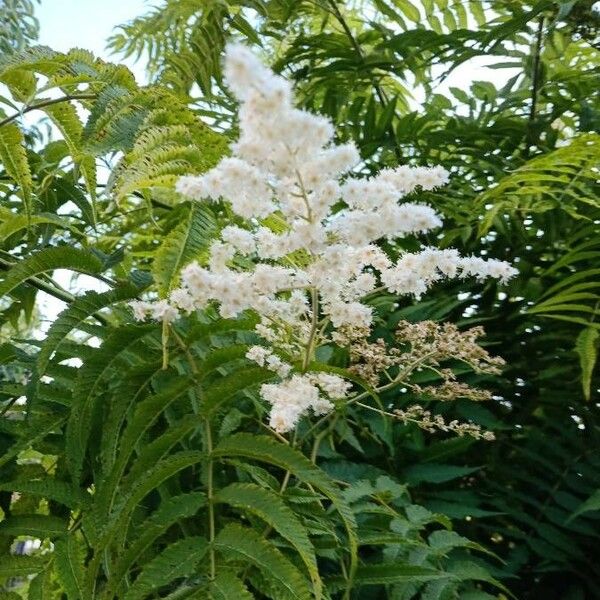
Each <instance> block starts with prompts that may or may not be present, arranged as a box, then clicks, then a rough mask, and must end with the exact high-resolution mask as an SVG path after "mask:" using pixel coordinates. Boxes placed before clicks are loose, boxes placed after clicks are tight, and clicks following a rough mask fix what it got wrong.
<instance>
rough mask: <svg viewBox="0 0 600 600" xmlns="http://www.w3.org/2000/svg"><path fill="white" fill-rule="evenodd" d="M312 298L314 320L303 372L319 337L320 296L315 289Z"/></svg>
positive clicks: (312, 290) (303, 362)
mask: <svg viewBox="0 0 600 600" xmlns="http://www.w3.org/2000/svg"><path fill="white" fill-rule="evenodd" d="M310 296H311V303H312V319H311V326H310V334H309V336H308V342H307V343H306V352H305V354H304V360H303V361H302V370H303V371H306V369H307V368H308V365H309V363H310V361H311V359H312V354H313V346H314V344H315V337H316V335H317V329H318V327H319V295H318V293H317V290H316V289H315V288H312V289H311V291H310Z"/></svg>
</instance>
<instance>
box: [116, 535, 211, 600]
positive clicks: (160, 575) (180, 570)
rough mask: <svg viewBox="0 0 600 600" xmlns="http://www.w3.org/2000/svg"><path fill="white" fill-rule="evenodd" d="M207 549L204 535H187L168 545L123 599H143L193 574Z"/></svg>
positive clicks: (144, 570)
mask: <svg viewBox="0 0 600 600" xmlns="http://www.w3.org/2000/svg"><path fill="white" fill-rule="evenodd" d="M207 549H208V543H207V541H206V539H205V538H203V537H187V538H184V539H182V540H179V541H177V542H174V543H172V544H171V545H169V546H167V547H166V548H165V549H164V550H163V551H162V552H161V553H160V554H159V555H158V556H157V557H155V558H154V559H152V560H151V561H150V562H149V563H148V564H147V565H146V566H145V567H144V568H143V569H142V571H141V573H140V574H139V575H138V577H137V578H136V579H135V581H134V582H133V584H132V585H131V587H130V588H129V589H128V590H127V593H126V594H125V595H124V596H123V600H143V599H144V598H145V597H146V596H147V595H148V594H150V593H155V592H156V591H157V590H158V589H160V588H161V587H162V586H164V585H167V584H168V583H171V582H172V581H175V580H176V579H181V578H182V577H187V576H189V575H191V574H192V573H193V572H194V569H195V567H196V565H197V564H198V562H200V560H201V559H202V557H203V556H204V554H205V553H206V551H207Z"/></svg>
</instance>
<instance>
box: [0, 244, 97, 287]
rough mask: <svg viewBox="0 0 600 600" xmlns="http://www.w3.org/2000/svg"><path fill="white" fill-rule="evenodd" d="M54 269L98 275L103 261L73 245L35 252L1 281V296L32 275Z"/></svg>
mask: <svg viewBox="0 0 600 600" xmlns="http://www.w3.org/2000/svg"><path fill="white" fill-rule="evenodd" d="M54 269H69V270H71V271H76V272H78V273H86V274H88V275H96V274H98V273H100V272H101V271H102V261H101V260H100V259H99V258H98V257H97V256H96V255H95V254H93V253H92V252H90V251H87V250H80V249H78V248H72V247H71V246H58V247H56V248H45V249H44V250H40V251H39V252H34V253H33V254H31V255H30V256H28V257H27V258H25V259H23V260H21V261H20V262H18V263H17V264H16V265H14V266H13V267H11V268H10V270H9V271H8V273H7V274H6V276H5V277H4V279H3V280H2V281H1V282H0V297H1V296H5V295H7V294H9V293H10V292H11V291H12V290H14V289H15V288H16V287H17V286H18V285H20V284H21V283H23V282H26V281H27V279H29V278H30V277H35V276H36V275H39V274H40V273H46V272H48V271H54Z"/></svg>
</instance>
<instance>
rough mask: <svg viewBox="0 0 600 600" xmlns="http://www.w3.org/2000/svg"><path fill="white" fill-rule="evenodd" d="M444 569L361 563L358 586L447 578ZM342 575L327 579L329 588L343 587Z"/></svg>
mask: <svg viewBox="0 0 600 600" xmlns="http://www.w3.org/2000/svg"><path fill="white" fill-rule="evenodd" d="M447 577H448V575H447V574H446V573H444V572H443V571H438V570H436V569H430V568H428V567H419V566H415V565H407V564H401V563H400V564H398V563H396V562H393V563H381V564H375V565H360V566H359V567H358V568H357V570H356V576H355V582H356V586H357V587H360V586H364V585H390V584H394V583H423V582H425V581H433V580H436V579H443V578H447ZM343 583H344V580H343V578H342V577H335V578H330V579H328V580H327V587H328V589H332V590H336V589H340V587H343Z"/></svg>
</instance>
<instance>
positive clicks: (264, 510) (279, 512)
mask: <svg viewBox="0 0 600 600" xmlns="http://www.w3.org/2000/svg"><path fill="white" fill-rule="evenodd" d="M214 501H215V502H217V503H218V502H225V503H227V504H229V505H230V506H234V507H236V508H240V509H243V510H245V511H248V512H250V513H253V514H255V515H257V516H258V517H260V518H261V519H262V520H263V521H265V522H266V523H267V524H269V525H270V526H271V527H272V528H273V529H274V530H275V531H277V533H279V534H280V535H281V536H282V537H283V538H285V539H286V540H287V541H288V542H290V544H292V546H293V547H294V548H295V549H296V551H297V552H298V554H299V555H300V557H301V558H302V561H303V562H304V564H305V565H306V568H307V570H308V572H309V575H310V578H311V580H312V581H313V586H314V592H315V596H316V597H317V598H320V597H321V593H322V583H321V579H320V577H319V571H318V567H317V559H316V557H315V553H314V549H313V547H312V544H311V543H310V540H309V539H308V535H307V533H306V529H305V528H304V526H303V525H302V523H300V521H299V520H298V518H297V517H296V515H295V514H294V512H293V511H292V510H291V509H290V508H289V507H288V506H287V505H286V504H285V502H283V500H282V499H281V497H280V496H278V495H277V494H275V492H273V491H271V490H270V489H268V488H261V487H260V486H258V485H255V484H253V483H232V484H230V485H228V486H227V487H226V488H223V489H221V490H219V491H218V492H217V493H216V494H215V496H214Z"/></svg>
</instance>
